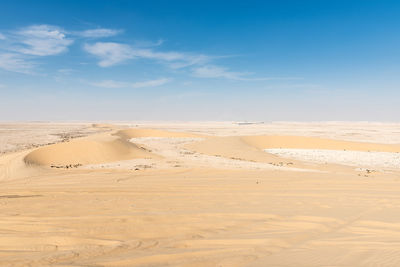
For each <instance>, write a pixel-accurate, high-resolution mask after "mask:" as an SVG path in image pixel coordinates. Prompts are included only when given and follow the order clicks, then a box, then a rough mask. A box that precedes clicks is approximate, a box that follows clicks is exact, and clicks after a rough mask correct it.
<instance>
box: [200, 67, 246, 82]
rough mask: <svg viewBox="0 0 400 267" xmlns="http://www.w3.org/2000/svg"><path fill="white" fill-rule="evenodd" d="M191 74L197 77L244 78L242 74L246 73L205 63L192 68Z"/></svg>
mask: <svg viewBox="0 0 400 267" xmlns="http://www.w3.org/2000/svg"><path fill="white" fill-rule="evenodd" d="M193 75H194V76H196V77H199V78H225V79H231V80H243V79H246V78H245V77H243V76H245V75H248V73H242V72H233V71H229V70H228V69H227V68H223V67H219V66H214V65H207V66H200V67H197V68H194V69H193Z"/></svg>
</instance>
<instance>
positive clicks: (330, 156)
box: [265, 148, 400, 171]
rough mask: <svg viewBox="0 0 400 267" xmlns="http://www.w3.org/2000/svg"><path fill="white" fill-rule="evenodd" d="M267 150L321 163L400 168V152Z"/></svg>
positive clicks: (373, 167) (387, 168)
mask: <svg viewBox="0 0 400 267" xmlns="http://www.w3.org/2000/svg"><path fill="white" fill-rule="evenodd" d="M265 152H267V153H271V154H274V155H278V156H280V157H285V158H291V159H297V160H303V161H309V162H316V163H321V164H325V163H335V164H342V165H349V166H357V167H364V168H368V169H370V170H373V169H375V170H376V169H377V170H381V171H385V170H392V169H396V170H398V169H400V153H390V152H374V151H370V152H364V151H347V150H326V149H285V148H282V149H280V148H273V149H266V150H265Z"/></svg>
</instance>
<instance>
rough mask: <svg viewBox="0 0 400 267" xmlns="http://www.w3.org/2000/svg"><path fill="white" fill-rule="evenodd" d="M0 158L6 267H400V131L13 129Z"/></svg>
mask: <svg viewBox="0 0 400 267" xmlns="http://www.w3.org/2000/svg"><path fill="white" fill-rule="evenodd" d="M265 149H270V150H271V149H273V150H274V151H277V152H276V153H274V154H271V153H267V152H266V151H265ZM267 151H268V150H267ZM296 151H297V152H296ZM299 151H301V152H302V153H303V154H301V153H299ZM304 151H306V153H305V154H304ZM313 151H314V152H313ZM321 151H330V152H329V153H330V154H329V155H330V156H329V157H328V156H323V155H322V154H321ZM0 152H1V154H0V183H1V187H0V208H1V213H0V216H1V220H0V231H1V234H0V266H399V265H400V215H399V213H398V211H399V208H400V162H399V164H397V160H399V157H396V155H397V153H399V152H400V124H389V123H366V122H360V123H344V122H330V123H323V122H321V123H288V122H277V123H265V124H245V125H238V124H235V123H232V122H204V123H199V122H185V123H182V122H168V123H165V122H115V123H113V124H110V123H107V124H105V123H102V124H100V123H97V124H93V123H7V124H5V123H3V124H0ZM318 153H320V154H318ZM332 153H334V154H333V155H332ZM382 153H383V154H382ZM364 155H368V160H363V157H366V156H364ZM380 155H385V158H382V157H381V156H380ZM390 155H393V158H391V156H390ZM321 157H323V158H324V160H322V161H321V160H314V158H317V159H320V158H321ZM357 157H358V158H357ZM360 157H361V158H360ZM339 158H343V159H345V160H341V161H340V160H339V161H338V159H339ZM388 158H389V159H390V164H389V165H388V164H386V165H385V164H384V163H385V162H387V161H389V160H388ZM357 162H359V165H357Z"/></svg>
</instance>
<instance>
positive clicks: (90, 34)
mask: <svg viewBox="0 0 400 267" xmlns="http://www.w3.org/2000/svg"><path fill="white" fill-rule="evenodd" d="M122 32H123V31H122V30H115V29H105V28H99V29H90V30H85V31H81V32H75V34H76V35H78V36H81V37H85V38H104V37H112V36H115V35H118V34H120V33H122Z"/></svg>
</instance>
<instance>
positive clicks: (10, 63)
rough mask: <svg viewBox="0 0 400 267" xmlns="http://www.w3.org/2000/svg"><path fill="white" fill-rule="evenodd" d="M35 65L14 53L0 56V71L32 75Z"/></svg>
mask: <svg viewBox="0 0 400 267" xmlns="http://www.w3.org/2000/svg"><path fill="white" fill-rule="evenodd" d="M35 66H36V65H35V64H34V63H32V62H30V61H27V60H26V59H25V58H24V57H22V56H21V55H18V54H15V53H3V54H0V69H3V70H6V71H12V72H19V73H24V74H32V73H33V71H32V70H33V68H34V67H35Z"/></svg>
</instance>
